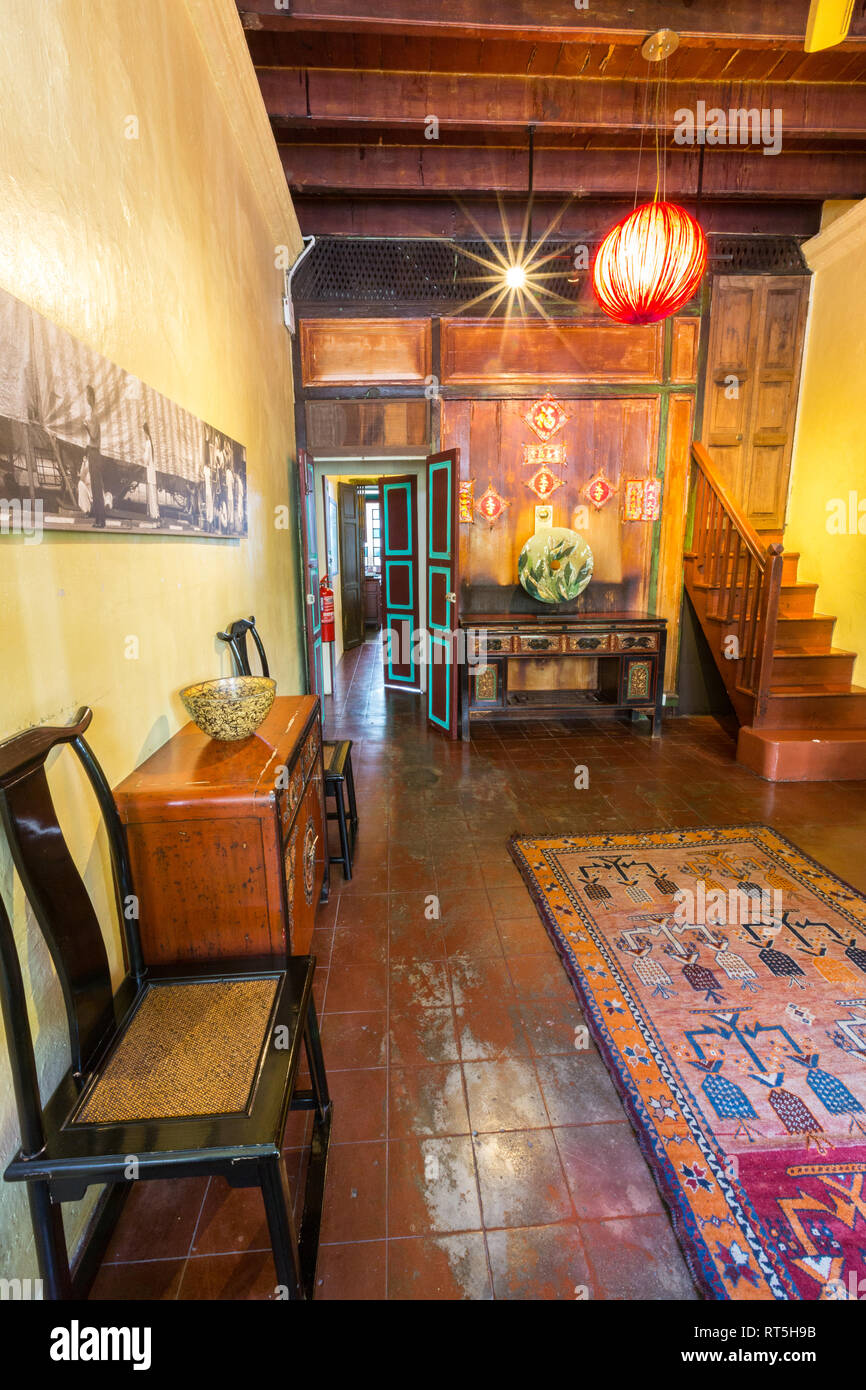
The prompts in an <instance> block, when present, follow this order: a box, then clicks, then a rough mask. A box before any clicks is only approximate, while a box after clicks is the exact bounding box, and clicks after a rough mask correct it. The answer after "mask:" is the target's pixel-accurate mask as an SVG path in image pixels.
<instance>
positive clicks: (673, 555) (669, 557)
mask: <svg viewBox="0 0 866 1390" xmlns="http://www.w3.org/2000/svg"><path fill="white" fill-rule="evenodd" d="M694 408H695V399H694V396H693V395H692V393H691V392H689V393H688V394H686V393H683V394H682V395H680V394H677V395H672V396H671V397H670V399H669V401H668V409H667V421H666V429H665V451H664V484H663V488H662V511H661V517H660V518H659V531H658V556H659V559H658V571H657V575H656V586H655V598H654V599H653V601H652V608H653V611H654V612H655V613H658V614H659V616H660V617H662V618H667V620H668V644H667V654H666V659H665V671H664V688H665V690H666V691H674V690H676V686H677V663H678V658H679V641H678V640H677V638H678V631H679V622H680V609H681V606H682V598H683V541H684V536H685V527H686V516H687V513H688V503H689V462H690V461H689V450H690V448H691V441H692V421H693V418H694Z"/></svg>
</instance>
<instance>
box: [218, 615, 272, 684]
mask: <svg viewBox="0 0 866 1390" xmlns="http://www.w3.org/2000/svg"><path fill="white" fill-rule="evenodd" d="M247 633H249V634H250V636H251V637H252V639H253V641H254V642H255V644H256V650H257V651H258V654H259V661H260V662H261V666H262V675H263V676H269V675H270V674H271V673H270V671H269V670H268V658H267V657H266V656H265V648H264V644H263V642H262V639H261V637H260V636H259V634H258V631H257V629H256V620H255V618H253V617H249V618H238V620H237V622H234V623H232V624H231V626H230V627H229V630H228V632H218V633H217V637H219V638H221V640H222V641H223V642H228V644H229V648H230V650H231V654H232V656H233V657H234V662H235V666H236V667H237V674H238V675H239V676H251V675H252V674H253V673H252V671H251V670H250V659H249V655H248V653H247Z"/></svg>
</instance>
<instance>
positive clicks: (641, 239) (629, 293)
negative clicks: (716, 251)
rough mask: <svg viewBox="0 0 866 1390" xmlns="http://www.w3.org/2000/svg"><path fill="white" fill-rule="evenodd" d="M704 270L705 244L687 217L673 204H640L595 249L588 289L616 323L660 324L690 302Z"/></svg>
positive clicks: (698, 231) (697, 228)
mask: <svg viewBox="0 0 866 1390" xmlns="http://www.w3.org/2000/svg"><path fill="white" fill-rule="evenodd" d="M706 268H707V239H706V237H705V236H704V233H703V231H702V229H701V228H700V226H699V225H698V223H697V222H696V221H695V219H694V218H693V217H692V216H691V214H690V213H688V212H686V210H685V208H681V207H679V206H678V205H677V204H676V203H667V202H652V203H644V204H643V205H642V206H641V207H639V208H635V210H634V212H632V213H629V215H628V217H624V218H623V219H622V221H621V222H617V224H616V226H615V227H612V228H611V230H610V231H609V232H608V234H607V236H606V237H605V239H604V241H603V242H602V243H601V246H599V248H598V251H597V252H596V256H595V260H594V261H593V264H592V287H593V290H594V291H595V297H596V299H597V300H598V302H599V304H600V305H601V307H602V309H603V310H604V312H605V313H606V314H608V315H609V316H610V318H612V319H617V320H618V322H619V323H658V321H659V319H666V318H668V317H669V315H670V314H675V313H676V311H677V309H680V308H682V306H683V304H687V303H688V301H689V300H690V299H691V297H692V295H693V294H694V293H695V291H696V290H697V288H698V285H699V284H700V283H701V280H702V279H703V277H704V272H705V271H706Z"/></svg>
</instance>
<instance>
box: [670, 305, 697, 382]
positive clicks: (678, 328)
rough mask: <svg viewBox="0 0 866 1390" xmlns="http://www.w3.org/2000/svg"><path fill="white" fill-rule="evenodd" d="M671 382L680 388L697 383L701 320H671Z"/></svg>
mask: <svg viewBox="0 0 866 1390" xmlns="http://www.w3.org/2000/svg"><path fill="white" fill-rule="evenodd" d="M670 323H671V335H672V349H671V367H670V380H671V381H672V382H675V383H676V384H677V385H678V386H679V385H684V384H685V383H686V382H691V381H695V380H696V379H697V375H698V342H699V339H700V332H701V321H700V319H699V318H682V319H671V320H670Z"/></svg>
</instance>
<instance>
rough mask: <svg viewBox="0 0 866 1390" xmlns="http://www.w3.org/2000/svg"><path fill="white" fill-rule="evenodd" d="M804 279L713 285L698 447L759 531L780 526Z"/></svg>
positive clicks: (738, 278) (739, 279)
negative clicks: (704, 449) (706, 452)
mask: <svg viewBox="0 0 866 1390" xmlns="http://www.w3.org/2000/svg"><path fill="white" fill-rule="evenodd" d="M808 297H809V281H808V279H807V278H806V277H805V276H801V275H750V276H745V275H729V276H719V277H717V279H716V282H715V284H714V287H713V295H712V303H711V308H710V336H709V348H708V354H707V368H706V381H705V386H706V389H705V398H704V423H703V430H702V438H703V442H704V443H705V444H706V446H707V448H708V450H709V452H710V456H711V458H712V460H713V463H714V464H715V466H716V468H717V469H718V472H719V474H720V476H721V478H722V481H723V482H724V484H725V486H726V487H727V488H728V491H729V492H730V494H731V496H732V497H733V499H734V501H735V502H738V503H739V504H740V506H741V507H742V508H743V510H744V511H745V512H746V515H747V516H748V518H749V520H750V521H751V523H752V525H753V526H754V527H756V528H757V529H759V530H775V529H779V528H781V527H782V526H783V525H784V522H785V506H786V501H787V495H788V476H789V473H790V469H791V451H792V447H793V440H794V423H795V420H796V414H797V397H798V393H799V385H800V365H801V362H802V355H803V337H804V333H805V324H806V309H807V305H808Z"/></svg>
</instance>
